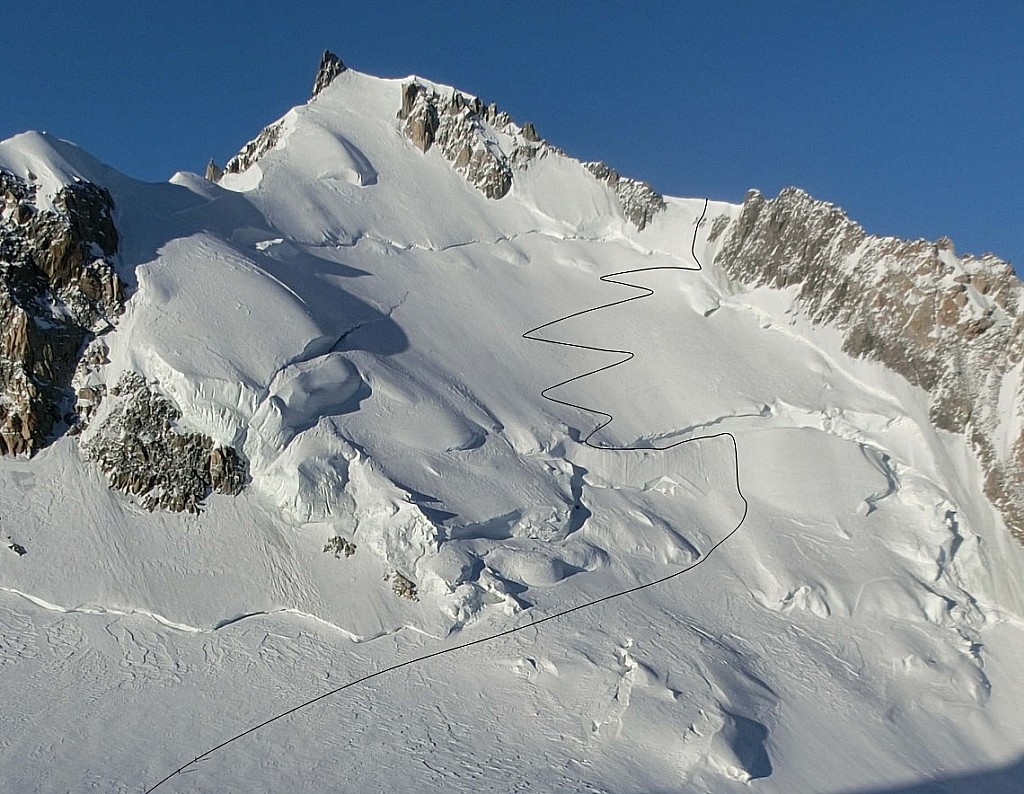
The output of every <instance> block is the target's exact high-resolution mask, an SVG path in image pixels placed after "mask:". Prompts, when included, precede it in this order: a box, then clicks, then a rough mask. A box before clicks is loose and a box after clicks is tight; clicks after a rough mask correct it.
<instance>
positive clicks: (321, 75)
mask: <svg viewBox="0 0 1024 794" xmlns="http://www.w3.org/2000/svg"><path fill="white" fill-rule="evenodd" d="M344 71H345V64H343V63H342V62H341V58H339V57H338V56H337V55H335V54H334V53H333V52H331V51H330V50H324V54H323V55H321V56H320V67H319V68H318V69H317V70H316V79H315V80H314V81H313V91H312V93H311V94H310V95H309V98H310V99H316V98H317V97H318V96H319V95H320V92H321V91H323V90H324V89H325V88H327V86H329V85H330V84H331V82H332V81H333V80H334V78H335V77H337V76H338V75H339V74H341V73H342V72H344Z"/></svg>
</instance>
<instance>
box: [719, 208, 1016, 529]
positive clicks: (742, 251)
mask: <svg viewBox="0 0 1024 794" xmlns="http://www.w3.org/2000/svg"><path fill="white" fill-rule="evenodd" d="M712 235H713V236H716V237H718V236H721V238H722V240H721V245H720V249H719V252H718V254H717V256H716V257H715V264H716V265H717V266H718V267H720V268H721V269H722V270H723V271H724V272H725V273H726V274H728V275H729V276H730V277H731V278H733V279H735V280H736V281H739V282H742V283H745V284H754V285H767V286H772V287H776V288H780V289H783V288H787V287H791V288H793V289H795V290H796V294H797V296H798V301H799V303H800V304H801V306H802V307H803V309H804V311H805V312H806V313H807V315H808V316H809V317H810V319H811V320H812V321H813V322H815V323H821V324H827V325H830V326H832V327H835V328H837V329H840V330H841V331H842V332H843V335H844V348H845V349H846V351H847V352H849V353H850V354H851V355H854V356H858V357H864V358H870V359H874V360H876V361H880V362H881V363H883V364H885V365H886V366H887V367H889V368H890V369H892V370H894V371H895V372H898V373H900V374H901V375H903V376H904V377H905V378H906V379H907V380H908V381H910V382H911V383H913V384H915V385H917V386H920V387H921V388H923V389H925V390H926V391H927V392H928V393H929V395H930V396H931V419H932V421H933V422H934V424H935V425H936V426H938V427H940V428H942V429H944V430H949V431H951V432H955V433H962V434H964V435H965V436H966V437H967V438H968V440H969V442H970V443H971V445H972V447H973V448H974V450H975V452H976V454H977V456H978V459H979V460H980V462H981V465H982V469H983V471H984V473H985V492H986V495H987V496H988V497H989V499H991V500H992V502H993V504H995V506H996V507H997V508H998V509H999V510H1000V511H1001V513H1002V515H1003V517H1004V519H1005V521H1006V523H1007V525H1008V526H1009V527H1010V529H1011V530H1012V531H1013V532H1014V534H1015V535H1016V536H1017V537H1018V538H1020V539H1021V540H1024V432H1022V430H1021V428H1022V427H1024V424H1022V419H1024V377H1021V374H1022V359H1024V315H1022V312H1021V309H1022V306H1024V284H1022V283H1021V282H1020V281H1019V280H1018V279H1017V278H1016V276H1015V275H1014V273H1013V269H1012V268H1011V267H1010V265H1008V264H1007V263H1006V262H1003V261H1001V260H999V259H997V258H996V257H994V256H991V255H985V256H982V257H974V256H965V257H957V256H956V255H955V253H954V251H953V246H952V244H951V243H950V242H949V240H947V239H945V238H943V239H940V240H939V241H937V242H934V243H930V242H926V241H924V240H917V241H904V240H899V239H896V238H892V237H875V236H872V235H869V234H866V233H865V231H864V230H863V229H862V228H861V227H860V226H859V225H857V224H856V223H854V222H853V221H851V220H850V219H849V218H847V217H846V215H845V214H844V213H843V211H842V210H840V209H839V208H838V207H835V206H833V205H831V204H828V203H826V202H823V201H817V200H815V199H813V198H811V197H810V196H809V195H807V194H806V193H804V192H803V191H801V190H797V189H795V188H789V189H786V190H784V191H782V193H780V194H779V196H778V197H777V198H775V199H767V198H765V197H764V196H762V195H761V194H760V193H757V192H756V191H751V192H750V193H749V194H748V195H747V197H746V199H745V201H744V202H743V207H742V211H741V212H740V215H739V217H738V218H737V219H736V220H735V221H733V222H732V223H728V224H726V223H723V224H719V223H717V222H716V224H715V225H714V226H713V231H712Z"/></svg>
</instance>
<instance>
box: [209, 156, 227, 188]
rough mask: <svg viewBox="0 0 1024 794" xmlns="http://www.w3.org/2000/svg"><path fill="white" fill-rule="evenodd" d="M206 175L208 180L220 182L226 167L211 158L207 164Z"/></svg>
mask: <svg viewBox="0 0 1024 794" xmlns="http://www.w3.org/2000/svg"><path fill="white" fill-rule="evenodd" d="M205 176H206V179H207V181H208V182H219V181H220V178H221V177H222V176H224V169H223V168H221V167H220V166H219V165H217V163H216V162H215V161H214V160H213V159H212V158H211V159H210V162H208V163H207V164H206V174H205Z"/></svg>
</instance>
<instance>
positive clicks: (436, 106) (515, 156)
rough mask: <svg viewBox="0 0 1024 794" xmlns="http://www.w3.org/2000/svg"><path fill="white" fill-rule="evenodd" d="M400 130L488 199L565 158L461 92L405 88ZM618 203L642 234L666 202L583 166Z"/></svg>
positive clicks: (529, 127) (608, 172)
mask: <svg viewBox="0 0 1024 794" xmlns="http://www.w3.org/2000/svg"><path fill="white" fill-rule="evenodd" d="M398 119H399V121H401V122H402V131H403V132H404V133H405V135H406V137H408V138H409V140H410V141H412V143H413V145H414V146H416V148H417V149H419V150H420V151H421V152H427V151H428V150H430V149H431V148H434V147H436V148H437V149H438V151H440V152H441V154H442V155H443V156H444V158H445V159H446V160H447V161H448V162H450V163H451V164H452V166H453V167H454V168H455V170H456V171H458V172H459V173H460V174H462V176H464V177H465V178H466V181H467V182H469V183H470V184H471V185H473V186H474V187H476V188H477V189H478V190H480V191H481V192H482V193H483V194H484V195H485V196H487V198H490V199H500V198H503V197H504V196H506V195H507V194H508V192H509V191H510V190H511V189H512V185H513V183H514V181H515V174H516V172H517V171H518V170H521V169H525V168H527V167H529V165H530V163H531V162H533V161H534V160H537V159H538V158H541V157H546V156H548V155H550V154H557V155H560V156H563V157H564V156H566V155H565V152H563V151H561V150H560V149H557V148H555V147H554V146H552V145H551V144H549V143H548V142H547V141H545V140H544V139H543V138H541V137H540V135H539V134H538V132H537V128H536V127H534V125H533V124H531V123H530V122H526V123H525V124H523V126H521V127H520V126H518V125H517V124H516V123H515V122H514V121H513V120H512V117H511V116H510V115H509V114H508V113H506V112H505V111H503V110H499V109H498V107H497V106H496V105H494V104H489V105H488V104H485V103H484V102H482V101H481V100H480V99H478V98H477V97H467V96H465V95H463V94H461V93H459V92H458V91H452V92H450V93H449V92H444V93H440V92H438V91H437V90H436V89H434V88H431V87H428V86H426V85H423V84H422V83H419V82H416V81H413V82H409V83H403V84H402V101H401V107H400V108H399V110H398ZM583 166H584V167H585V168H586V169H587V170H588V171H590V173H591V174H593V175H594V177H595V178H596V179H598V180H600V181H601V182H603V183H604V184H606V185H607V186H608V187H609V188H610V189H611V190H612V191H613V192H614V193H615V197H616V198H617V199H618V202H619V205H620V206H621V207H622V211H623V214H624V215H625V216H626V218H627V219H628V220H629V221H630V222H631V223H633V224H634V225H635V226H636V227H637V229H639V230H643V229H644V228H645V227H646V226H647V225H648V224H649V223H650V222H651V219H652V218H653V217H654V215H656V214H657V213H658V212H661V210H663V209H664V208H665V199H664V198H663V197H662V196H661V195H659V194H658V193H657V192H655V190H654V189H653V188H652V187H651V186H650V185H649V184H647V183H646V182H641V181H639V180H636V179H628V178H626V177H622V176H620V175H619V174H618V173H617V172H615V171H613V170H612V169H611V168H609V167H608V166H607V165H605V164H604V163H583Z"/></svg>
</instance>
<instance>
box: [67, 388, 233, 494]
mask: <svg viewBox="0 0 1024 794" xmlns="http://www.w3.org/2000/svg"><path fill="white" fill-rule="evenodd" d="M180 419H181V411H179V410H178V409H177V408H176V407H175V406H174V404H173V403H171V401H170V400H168V399H167V398H166V397H164V396H162V395H161V394H159V393H158V392H157V391H156V390H155V389H154V388H153V387H152V386H150V385H149V384H147V383H146V380H145V378H143V377H142V376H141V375H139V374H138V373H135V372H126V373H124V374H123V375H122V376H121V379H120V380H119V381H118V383H117V385H116V386H115V387H114V388H112V389H111V390H110V400H109V401H108V405H107V407H106V410H105V414H104V415H103V416H102V418H100V419H99V420H98V424H97V425H96V426H95V427H94V428H92V429H91V430H90V432H89V434H88V437H87V438H86V440H85V441H83V444H82V450H83V452H84V454H85V457H86V459H87V460H90V461H94V462H95V463H97V464H99V466H100V468H101V469H102V470H103V472H104V474H106V475H107V480H108V481H109V482H110V487H111V488H114V489H117V490H119V491H122V492H124V493H127V494H131V495H133V496H135V497H136V498H137V499H138V501H139V504H141V505H142V507H144V508H146V509H147V510H154V509H156V508H158V507H160V508H163V509H166V510H172V511H176V512H189V513H198V512H199V508H200V506H201V504H202V501H203V500H204V499H205V498H206V497H207V496H208V495H209V494H210V493H211V492H216V493H220V494H227V495H231V496H233V495H235V494H238V493H240V492H241V491H242V489H243V488H244V487H245V484H246V482H247V481H248V471H247V466H246V465H245V462H244V461H243V460H242V458H241V457H240V456H239V454H238V452H237V451H235V450H234V449H233V448H232V447H224V446H218V445H217V444H215V443H214V442H213V440H212V439H210V438H208V437H206V436H203V435H200V434H198V433H187V432H182V431H181V430H178V429H177V427H176V425H177V423H178V421H179V420H180Z"/></svg>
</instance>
